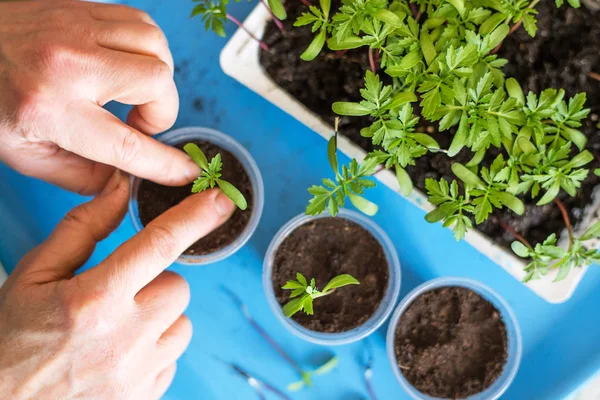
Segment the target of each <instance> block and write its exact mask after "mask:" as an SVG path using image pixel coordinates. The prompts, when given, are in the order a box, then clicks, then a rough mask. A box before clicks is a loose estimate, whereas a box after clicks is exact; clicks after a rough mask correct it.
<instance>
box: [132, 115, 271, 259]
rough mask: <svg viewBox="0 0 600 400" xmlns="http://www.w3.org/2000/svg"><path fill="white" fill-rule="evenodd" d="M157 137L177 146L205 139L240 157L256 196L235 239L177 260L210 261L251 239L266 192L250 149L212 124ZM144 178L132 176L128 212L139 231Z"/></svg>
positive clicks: (234, 249) (233, 250)
mask: <svg viewBox="0 0 600 400" xmlns="http://www.w3.org/2000/svg"><path fill="white" fill-rule="evenodd" d="M157 139H158V140H159V141H160V142H163V143H165V144H168V145H170V146H174V145H177V144H180V143H188V142H191V141H195V140H204V141H207V142H210V143H212V144H214V145H216V146H218V147H220V148H221V149H223V150H226V151H228V152H230V153H231V154H233V155H234V156H235V158H237V160H238V161H239V162H240V164H242V166H243V167H244V170H245V171H246V173H247V174H248V177H249V178H250V183H251V185H252V196H253V207H252V211H249V212H251V213H252V215H251V216H250V220H249V221H248V224H247V225H246V228H244V230H243V231H242V233H241V234H240V235H239V236H238V237H237V238H235V240H234V241H233V242H231V243H230V244H228V245H227V246H225V247H224V248H222V249H220V250H218V251H216V252H214V253H210V254H204V255H188V254H182V255H181V256H180V257H179V258H178V259H177V261H176V262H177V263H179V264H185V265H207V264H211V263H214V262H217V261H220V260H223V259H225V258H227V257H229V256H231V255H232V254H234V253H235V252H236V251H238V250H239V249H240V248H241V247H242V246H243V245H244V244H246V242H247V241H248V240H249V239H250V237H251V236H252V234H253V233H254V231H255V230H256V227H257V226H258V222H259V221H260V217H261V215H262V210H263V206H264V199H265V197H264V196H265V195H264V187H263V180H262V176H261V174H260V170H259V169H258V166H257V165H256V162H255V161H254V159H253V158H252V156H251V155H250V153H248V151H247V150H246V149H245V148H244V147H243V146H242V145H241V144H240V143H238V142H237V141H236V140H234V139H232V138H231V137H229V136H227V135H225V134H224V133H222V132H219V131H217V130H214V129H210V128H202V127H189V128H181V129H176V130H173V131H170V132H166V133H164V134H161V135H158V136H157ZM141 182H142V179H140V178H138V177H133V176H132V177H131V185H130V196H129V216H130V217H131V221H132V222H133V226H134V227H135V229H136V230H137V231H138V232H139V231H140V230H142V229H143V228H144V226H143V225H142V222H141V220H140V215H139V209H138V190H139V187H140V183H141Z"/></svg>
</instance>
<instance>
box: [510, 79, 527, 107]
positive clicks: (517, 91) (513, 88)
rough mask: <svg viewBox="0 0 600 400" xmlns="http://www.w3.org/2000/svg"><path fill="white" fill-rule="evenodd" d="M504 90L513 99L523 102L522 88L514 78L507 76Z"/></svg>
mask: <svg viewBox="0 0 600 400" xmlns="http://www.w3.org/2000/svg"><path fill="white" fill-rule="evenodd" d="M505 84H506V91H507V92H508V95H509V96H510V97H512V98H513V99H516V100H517V102H518V103H519V104H525V96H524V95H523V89H521V85H519V82H517V80H516V79H515V78H508V79H507V80H506V83H505Z"/></svg>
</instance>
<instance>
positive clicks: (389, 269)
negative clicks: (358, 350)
mask: <svg viewBox="0 0 600 400" xmlns="http://www.w3.org/2000/svg"><path fill="white" fill-rule="evenodd" d="M263 286H264V290H265V294H266V297H267V301H268V303H269V306H270V307H271V310H272V311H273V313H274V314H275V315H276V316H277V318H278V319H279V320H280V321H281V322H282V324H283V325H284V326H285V327H286V328H287V329H288V330H289V331H290V332H292V333H293V334H295V335H296V336H299V337H301V338H302V339H305V340H307V341H310V342H313V343H317V344H323V345H341V344H346V343H351V342H355V341H357V340H360V339H362V338H364V337H366V336H368V335H370V334H371V333H372V332H374V331H375V330H376V329H377V328H378V327H379V326H381V324H383V322H384V321H385V320H386V319H387V317H388V316H389V315H390V313H391V312H392V309H393V307H394V305H395V302H396V300H397V298H398V294H399V292H400V263H399V261H398V256H397V254H396V250H395V249H394V247H393V245H392V243H391V241H390V239H389V238H388V236H387V235H386V234H385V232H383V231H382V230H381V228H380V227H379V226H377V225H376V224H375V223H374V222H373V221H371V220H370V219H368V218H366V217H364V216H363V215H361V214H359V213H357V212H354V211H349V210H345V209H342V210H340V213H339V214H338V216H337V217H331V216H328V215H323V216H319V217H310V216H306V215H304V214H302V215H299V216H297V217H295V218H293V219H292V220H290V221H289V222H288V223H287V224H285V225H284V226H283V227H282V228H281V229H280V230H279V232H277V234H276V235H275V237H274V238H273V240H272V242H271V244H270V245H269V248H268V250H267V253H266V256H265V262H264V268H263ZM329 288H332V289H331V290H329ZM311 295H312V297H311ZM309 297H311V298H310V299H309ZM306 301H308V302H309V303H310V304H308V305H307V304H306ZM294 304H296V306H294ZM300 305H304V307H303V308H301V307H300ZM290 307H291V311H292V312H290ZM290 314H292V315H291V316H289V315H290Z"/></svg>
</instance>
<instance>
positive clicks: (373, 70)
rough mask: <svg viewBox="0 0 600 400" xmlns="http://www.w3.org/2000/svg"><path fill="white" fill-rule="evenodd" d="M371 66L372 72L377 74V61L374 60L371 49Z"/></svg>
mask: <svg viewBox="0 0 600 400" xmlns="http://www.w3.org/2000/svg"><path fill="white" fill-rule="evenodd" d="M369 65H371V72H372V73H376V72H377V68H376V67H375V59H373V49H372V48H371V47H369Z"/></svg>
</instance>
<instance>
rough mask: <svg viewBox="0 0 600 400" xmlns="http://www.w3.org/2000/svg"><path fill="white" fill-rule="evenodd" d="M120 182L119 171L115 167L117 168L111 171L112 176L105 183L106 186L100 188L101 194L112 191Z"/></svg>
mask: <svg viewBox="0 0 600 400" xmlns="http://www.w3.org/2000/svg"><path fill="white" fill-rule="evenodd" d="M120 182H121V171H120V170H119V169H118V168H117V169H115V172H113V174H112V176H111V177H110V179H109V180H108V182H107V183H106V186H104V189H102V194H106V193H110V192H112V191H113V190H115V189H116V188H117V186H119V183H120Z"/></svg>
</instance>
